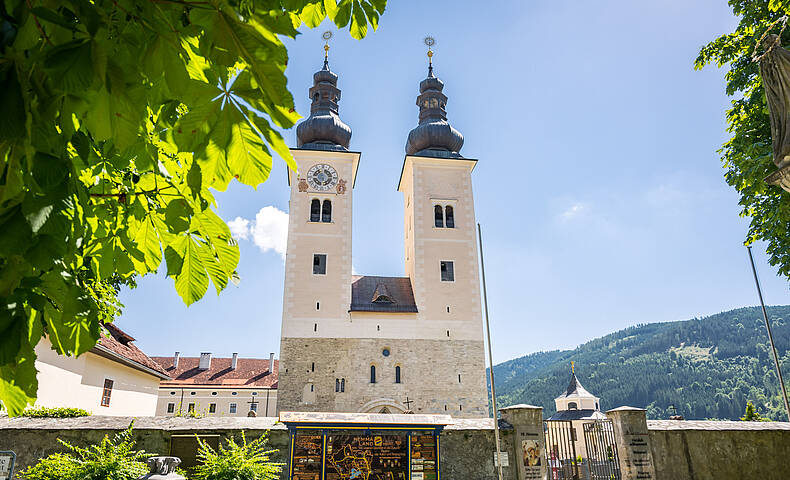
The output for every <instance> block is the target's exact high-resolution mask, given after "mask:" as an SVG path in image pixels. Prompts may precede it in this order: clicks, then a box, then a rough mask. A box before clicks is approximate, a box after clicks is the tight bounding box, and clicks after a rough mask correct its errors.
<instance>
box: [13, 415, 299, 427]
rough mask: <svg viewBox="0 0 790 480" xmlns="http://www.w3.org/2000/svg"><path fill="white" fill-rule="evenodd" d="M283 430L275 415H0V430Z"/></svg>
mask: <svg viewBox="0 0 790 480" xmlns="http://www.w3.org/2000/svg"><path fill="white" fill-rule="evenodd" d="M132 421H134V429H135V430H169V431H195V430H242V429H243V430H287V428H286V426H285V425H283V424H282V423H279V422H278V420H277V417H204V418H185V417H110V416H102V415H91V416H89V417H77V418H30V417H13V418H11V417H0V430H124V429H126V427H128V426H129V424H130V423H132Z"/></svg>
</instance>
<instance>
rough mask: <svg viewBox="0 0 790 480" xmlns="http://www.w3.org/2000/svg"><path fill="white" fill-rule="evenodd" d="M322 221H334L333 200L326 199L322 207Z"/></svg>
mask: <svg viewBox="0 0 790 480" xmlns="http://www.w3.org/2000/svg"><path fill="white" fill-rule="evenodd" d="M321 221H322V222H324V223H329V222H331V221H332V202H330V201H329V200H324V206H323V207H322V208H321Z"/></svg>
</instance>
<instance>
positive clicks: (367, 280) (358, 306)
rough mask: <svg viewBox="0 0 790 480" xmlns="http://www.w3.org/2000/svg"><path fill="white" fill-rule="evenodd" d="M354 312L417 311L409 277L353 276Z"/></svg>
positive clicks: (352, 303) (352, 300)
mask: <svg viewBox="0 0 790 480" xmlns="http://www.w3.org/2000/svg"><path fill="white" fill-rule="evenodd" d="M351 311H352V312H394V313H417V305H416V304H415V302H414V292H412V289H411V280H409V278H408V277H373V276H369V275H365V276H360V275H355V276H354V277H353V283H352V284H351Z"/></svg>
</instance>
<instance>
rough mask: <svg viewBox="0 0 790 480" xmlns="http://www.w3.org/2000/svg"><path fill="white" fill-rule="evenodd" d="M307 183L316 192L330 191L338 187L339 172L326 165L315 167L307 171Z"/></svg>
mask: <svg viewBox="0 0 790 480" xmlns="http://www.w3.org/2000/svg"><path fill="white" fill-rule="evenodd" d="M307 183H309V184H310V187H312V188H313V189H314V190H322V191H323V190H329V189H331V188H332V187H334V186H335V185H337V171H336V170H335V169H334V168H332V166H331V165H327V164H325V163H319V164H317V165H313V166H312V167H310V170H308V171H307Z"/></svg>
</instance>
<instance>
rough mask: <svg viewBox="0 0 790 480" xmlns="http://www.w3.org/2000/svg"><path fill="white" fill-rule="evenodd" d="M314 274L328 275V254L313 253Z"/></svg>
mask: <svg viewBox="0 0 790 480" xmlns="http://www.w3.org/2000/svg"><path fill="white" fill-rule="evenodd" d="M313 275H326V254H323V253H315V254H313Z"/></svg>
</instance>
